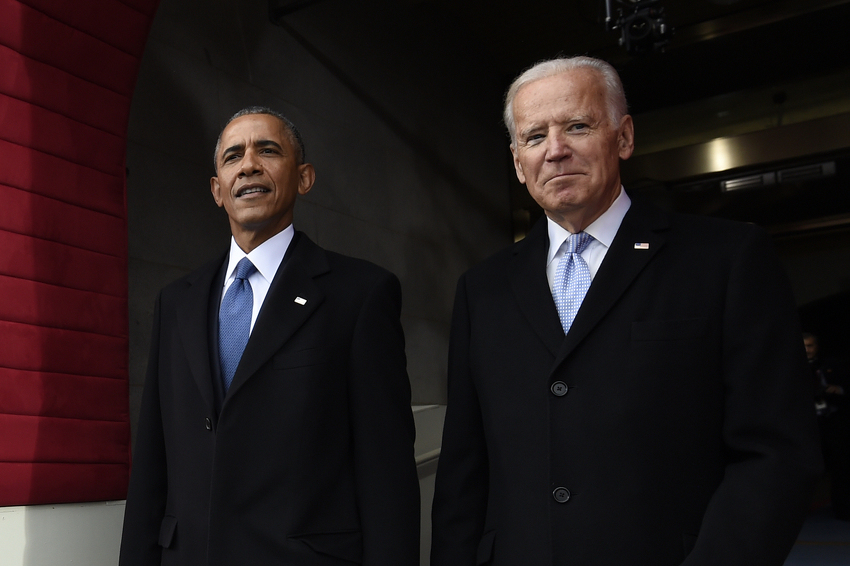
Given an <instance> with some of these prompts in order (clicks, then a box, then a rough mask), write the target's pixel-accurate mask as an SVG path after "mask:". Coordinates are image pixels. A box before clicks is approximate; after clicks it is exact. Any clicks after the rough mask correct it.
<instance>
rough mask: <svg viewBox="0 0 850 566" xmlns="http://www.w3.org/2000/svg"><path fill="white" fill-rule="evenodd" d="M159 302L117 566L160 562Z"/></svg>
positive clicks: (163, 472)
mask: <svg viewBox="0 0 850 566" xmlns="http://www.w3.org/2000/svg"><path fill="white" fill-rule="evenodd" d="M161 300H162V296H161V295H160V297H159V298H157V301H156V307H155V312H154V325H153V332H152V336H151V350H150V356H149V357H148V369H147V375H146V376H145V386H144V392H143V394H142V407H141V414H140V416H139V425H138V432H137V434H136V445H135V450H134V456H133V467H132V471H131V474H130V486H129V490H128V494H127V504H126V508H125V511H124V530H123V534H122V536H121V551H120V558H119V562H118V563H119V566H158V565H159V564H160V563H161V561H162V548H161V547H160V545H159V530H160V527H161V524H162V518H163V514H164V510H165V500H166V492H167V488H168V486H167V481H166V468H165V440H164V435H163V430H162V415H161V413H160V404H159V376H158V371H157V367H158V360H159V334H160V333H159V328H160V321H161V318H160V304H161Z"/></svg>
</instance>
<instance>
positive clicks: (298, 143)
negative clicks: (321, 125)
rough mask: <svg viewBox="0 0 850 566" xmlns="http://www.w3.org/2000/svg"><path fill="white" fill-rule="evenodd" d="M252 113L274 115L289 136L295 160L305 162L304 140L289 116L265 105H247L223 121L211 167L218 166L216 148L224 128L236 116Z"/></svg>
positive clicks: (300, 162)
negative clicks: (294, 151) (295, 152)
mask: <svg viewBox="0 0 850 566" xmlns="http://www.w3.org/2000/svg"><path fill="white" fill-rule="evenodd" d="M253 114H266V115H268V116H274V117H275V118H277V119H278V120H280V122H281V123H282V124H283V129H284V131H285V132H286V136H287V137H288V138H289V143H291V144H292V147H294V148H295V150H296V151H297V156H296V157H297V161H298V165H301V164H303V163H305V161H304V155H305V152H304V140H303V139H301V133H300V132H299V131H298V128H296V127H295V124H293V123H292V122H291V121H290V120H289V118H287V117H286V116H284V115H283V114H281V113H280V112H278V111H277V110H272V109H271V108H268V107H266V106H248V107H247V108H243V109H242V110H240V111H239V112H237V113H236V114H234V115H233V116H231V117H230V118H229V119H228V120H227V122H225V124H224V127H222V128H221V131H220V132H219V133H218V139H217V140H216V142H215V153H213V167H214V168H217V167H218V150H219V149H221V134H223V133H224V130H225V129H226V128H227V126H228V125H230V123H231V122H232V121H233V120H235V119H236V118H241V117H242V116H251V115H253Z"/></svg>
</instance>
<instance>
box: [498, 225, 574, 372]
mask: <svg viewBox="0 0 850 566" xmlns="http://www.w3.org/2000/svg"><path fill="white" fill-rule="evenodd" d="M548 251H549V235H548V231H547V226H546V217H545V216H544V217H543V218H541V219H540V220H539V221H538V222H537V223H536V224H535V225H534V227H532V229H531V231H530V232H529V233H528V235H527V236H526V237H525V239H524V240H522V241H521V242H519V243H518V244H516V245H515V246H514V251H513V257H512V258H511V272H510V274H509V278H510V285H511V291H512V292H513V294H514V298H515V299H516V301H517V303H518V305H519V309H520V311H522V314H523V315H524V316H525V319H526V321H527V322H528V324H529V325H531V327H532V328H533V329H534V332H535V333H536V334H537V336H538V337H539V338H540V340H542V341H543V343H544V344H545V345H546V347H547V348H548V349H549V350H550V351H551V352H552V355H553V356H554V355H555V354H557V352H558V349H559V348H560V347H561V343H562V342H563V341H564V331H563V329H562V328H561V322H560V320H559V319H558V311H557V309H556V308H555V302H554V300H553V299H552V291H551V290H550V289H549V282H548V281H547V279H546V254H547V253H548Z"/></svg>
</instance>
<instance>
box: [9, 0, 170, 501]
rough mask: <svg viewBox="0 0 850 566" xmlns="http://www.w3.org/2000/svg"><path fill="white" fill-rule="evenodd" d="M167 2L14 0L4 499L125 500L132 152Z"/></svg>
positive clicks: (11, 10) (11, 5)
mask: <svg viewBox="0 0 850 566" xmlns="http://www.w3.org/2000/svg"><path fill="white" fill-rule="evenodd" d="M158 3H159V0H75V1H71V0H66V1H57V0H0V505H27V504H37V503H60V502H76V501H97V500H105V499H123V498H124V497H125V496H126V488H127V478H128V474H129V467H130V424H129V410H128V395H127V391H128V386H127V385H128V373H127V372H128V369H127V368H128V336H127V335H128V322H127V210H126V209H127V204H126V186H125V154H126V138H127V121H128V114H129V110H130V101H131V97H132V94H133V86H134V83H135V79H136V75H137V72H138V68H139V62H140V59H141V56H142V51H143V49H144V45H145V40H146V38H147V34H148V30H149V28H150V24H151V21H152V19H153V16H154V13H155V11H156V6H157V4H158Z"/></svg>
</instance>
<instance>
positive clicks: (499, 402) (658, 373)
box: [432, 202, 821, 566]
mask: <svg viewBox="0 0 850 566" xmlns="http://www.w3.org/2000/svg"><path fill="white" fill-rule="evenodd" d="M637 243H640V244H648V249H643V248H647V246H636V245H635V244H637ZM548 246H549V243H548V235H547V230H546V222H545V218H544V219H542V220H541V222H540V223H539V224H537V225H536V226H535V227H534V229H533V230H532V231H531V233H530V234H529V235H528V237H527V238H526V239H525V240H523V241H521V242H519V243H517V244H515V245H514V246H513V247H511V248H509V249H508V250H505V251H503V252H502V253H500V254H498V255H496V256H494V257H492V258H490V259H489V260H488V261H486V262H484V263H483V264H482V265H479V266H477V267H475V268H473V269H472V270H470V271H469V272H467V273H466V274H465V275H464V276H463V277H462V278H461V280H460V282H459V284H458V290H457V296H456V303H455V310H454V317H453V322H452V335H451V346H450V353H449V389H448V408H447V414H446V421H445V429H444V436H443V448H442V454H441V457H440V462H439V467H438V471H437V479H436V494H435V498H434V508H433V533H434V535H433V536H434V538H433V543H432V564H434V565H436V566H448V565H452V566H460V565H463V566H472V565H475V564H492V565H494V566H496V565H497V566H516V565H517V564H534V565H535V566H546V565H562V564H579V565H581V566H590V565H600V566H610V565H612V564H618V565H624V564H628V565H638V566H640V565H647V566H664V565H677V564H685V565H687V566H696V565H705V566H708V565H711V566H718V565H721V564H722V565H724V566H736V565H740V566H754V565H756V566H757V565H776V566H779V565H781V564H782V562H783V559H784V557H785V555H786V554H787V552H788V551H789V550H790V547H791V545H792V544H793V542H794V538H795V536H796V534H797V532H798V530H799V528H800V526H801V523H802V520H803V517H804V514H805V511H806V509H807V506H808V503H809V501H810V499H809V498H810V496H811V488H812V486H813V483H814V481H815V480H816V478H817V477H818V476H819V474H820V471H821V463H820V460H819V455H818V446H817V440H816V437H815V435H816V432H815V419H814V414H813V413H814V411H813V408H812V404H811V402H810V400H809V398H810V393H809V391H810V389H809V387H808V383H809V381H808V378H807V377H806V367H805V359H804V355H803V348H802V346H801V338H800V336H801V334H800V332H799V331H798V328H797V325H796V311H795V307H794V303H793V301H792V296H791V291H790V289H789V285H788V284H787V281H786V278H785V276H784V273H783V272H782V269H781V268H780V266H779V264H778V261H777V259H776V258H775V256H774V254H773V252H772V251H771V247H770V244H769V241H768V238H767V236H766V235H765V234H764V233H763V232H762V231H761V230H759V229H758V228H756V227H754V226H752V225H746V224H740V223H732V222H726V221H719V220H713V219H707V218H699V217H691V216H683V215H668V214H666V213H663V212H661V211H657V210H655V209H650V208H645V207H641V206H640V204H639V203H636V202H635V203H633V204H632V207H631V208H630V210H629V211H628V213H627V214H626V216H625V218H624V219H623V223H622V224H621V226H620V229H619V231H618V233H617V235H616V237H615V239H614V241H613V242H612V245H611V247H610V248H609V250H608V252H607V255H606V256H605V259H604V261H603V262H602V264H601V266H600V268H599V270H598V272H597V274H596V276H595V278H594V280H593V283H592V284H591V286H590V289H589V291H588V293H587V295H586V297H585V299H584V302H583V303H582V306H581V308H580V310H579V312H578V314H577V316H576V319H575V321H574V323H573V326H572V328H571V329H570V331H569V333H568V334H567V336H566V337H565V336H564V332H563V330H562V329H561V326H560V323H559V321H558V315H557V311H556V309H555V305H554V302H553V300H552V295H551V292H550V290H549V287H548V284H547V280H546V273H545V265H546V253H547V250H548Z"/></svg>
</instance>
